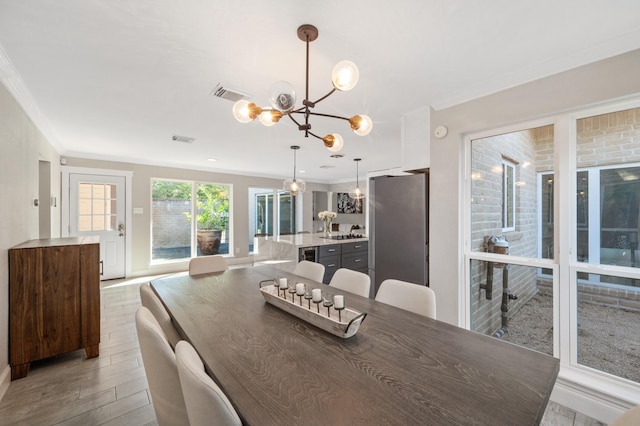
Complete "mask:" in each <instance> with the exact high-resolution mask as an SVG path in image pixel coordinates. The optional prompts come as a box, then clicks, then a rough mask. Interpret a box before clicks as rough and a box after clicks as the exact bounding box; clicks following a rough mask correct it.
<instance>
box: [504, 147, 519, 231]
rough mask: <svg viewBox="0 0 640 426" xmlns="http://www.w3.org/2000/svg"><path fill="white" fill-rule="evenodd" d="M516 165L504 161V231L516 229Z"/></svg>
mask: <svg viewBox="0 0 640 426" xmlns="http://www.w3.org/2000/svg"><path fill="white" fill-rule="evenodd" d="M515 223H516V165H515V164H514V163H512V162H511V161H509V160H506V159H503V160H502V230H503V231H513V230H515V229H516V225H515Z"/></svg>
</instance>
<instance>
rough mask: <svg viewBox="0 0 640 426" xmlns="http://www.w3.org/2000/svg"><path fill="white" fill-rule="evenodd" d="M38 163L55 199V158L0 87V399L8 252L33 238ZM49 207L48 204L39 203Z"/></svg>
mask: <svg viewBox="0 0 640 426" xmlns="http://www.w3.org/2000/svg"><path fill="white" fill-rule="evenodd" d="M39 160H44V161H49V162H50V163H51V176H50V179H51V194H52V195H55V196H56V197H57V199H58V200H60V157H59V155H58V153H57V152H56V151H55V150H54V149H53V147H52V146H51V145H50V144H49V143H48V142H47V140H46V139H45V138H44V136H43V135H42V134H41V133H40V132H39V131H38V129H37V128H36V127H35V126H34V124H33V123H32V122H31V120H30V119H29V118H28V117H27V115H26V114H25V113H24V111H23V110H22V108H21V107H20V106H19V105H18V103H17V102H16V101H15V100H14V99H13V97H12V96H11V95H10V94H9V92H8V91H7V90H6V88H5V87H4V86H3V85H1V84H0V195H1V196H2V202H1V203H0V219H1V220H0V398H2V395H4V392H5V391H6V388H7V387H8V383H9V379H10V376H11V375H10V370H9V350H8V348H9V334H8V333H9V264H8V251H7V250H8V249H9V248H11V247H13V246H15V245H17V244H20V243H22V242H24V241H27V240H31V239H34V238H38V237H39V235H38V228H39V219H38V218H39V213H38V208H37V207H34V206H33V198H38V193H39V184H38V182H39V178H38V177H39ZM42 201H43V202H45V203H49V200H42ZM51 236H52V237H58V236H60V208H59V204H58V207H52V208H51Z"/></svg>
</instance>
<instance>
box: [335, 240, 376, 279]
mask: <svg viewBox="0 0 640 426" xmlns="http://www.w3.org/2000/svg"><path fill="white" fill-rule="evenodd" d="M341 265H342V266H341V267H342V268H349V269H353V270H355V271H358V272H362V273H364V274H367V273H368V272H369V242H368V241H358V242H352V243H344V244H342V259H341Z"/></svg>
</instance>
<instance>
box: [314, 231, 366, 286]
mask: <svg viewBox="0 0 640 426" xmlns="http://www.w3.org/2000/svg"><path fill="white" fill-rule="evenodd" d="M318 262H319V263H322V264H323V265H324V279H323V280H322V282H323V283H325V284H328V283H329V281H331V278H332V277H333V274H334V273H335V272H336V271H337V270H338V269H339V268H348V269H353V270H355V271H358V272H362V273H364V274H368V272H369V270H368V267H369V243H368V241H355V242H348V243H340V244H330V245H325V246H320V247H318Z"/></svg>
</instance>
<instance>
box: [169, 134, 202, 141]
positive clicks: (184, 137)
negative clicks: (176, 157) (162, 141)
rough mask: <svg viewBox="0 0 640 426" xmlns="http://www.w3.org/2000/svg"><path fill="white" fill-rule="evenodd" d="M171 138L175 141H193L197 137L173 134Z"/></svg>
mask: <svg viewBox="0 0 640 426" xmlns="http://www.w3.org/2000/svg"><path fill="white" fill-rule="evenodd" d="M171 140H172V141H175V142H183V143H192V142H193V141H194V140H196V139H195V138H190V137H189V136H180V135H173V136H171Z"/></svg>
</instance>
